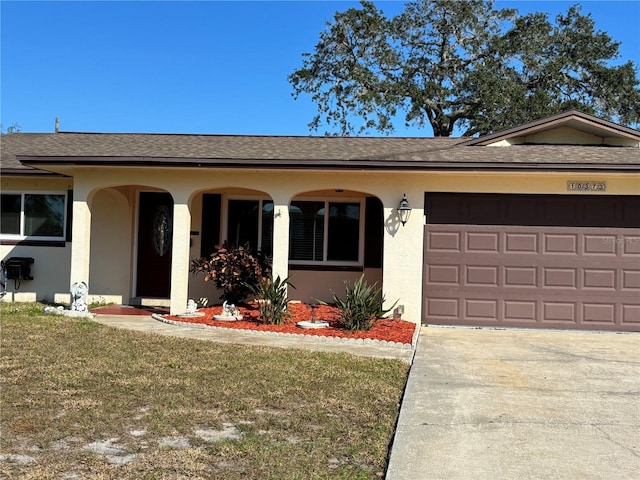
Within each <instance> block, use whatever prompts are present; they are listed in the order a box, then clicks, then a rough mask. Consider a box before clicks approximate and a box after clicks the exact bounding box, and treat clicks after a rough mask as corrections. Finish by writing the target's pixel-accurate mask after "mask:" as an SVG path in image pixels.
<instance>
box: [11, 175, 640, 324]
mask: <svg viewBox="0 0 640 480" xmlns="http://www.w3.org/2000/svg"><path fill="white" fill-rule="evenodd" d="M61 170H64V168H61ZM68 173H69V174H72V175H74V176H75V185H76V191H77V192H78V193H77V195H76V194H75V193H74V200H77V202H78V209H77V211H78V212H79V215H80V217H81V218H80V221H79V224H78V225H76V223H75V222H76V219H75V218H74V237H73V238H74V242H73V243H74V245H73V252H74V253H73V255H74V258H73V262H72V265H73V266H72V269H71V271H72V272H77V275H78V277H82V276H83V275H89V276H90V293H92V294H94V293H98V294H99V293H100V292H106V291H107V290H108V289H116V290H117V294H123V295H125V301H126V295H127V294H128V293H129V292H131V285H132V282H133V280H132V278H133V277H132V276H133V274H134V272H133V267H132V265H133V261H134V260H133V259H134V257H135V248H134V246H133V245H134V239H133V237H134V236H135V233H134V232H135V208H136V206H135V201H136V198H137V197H136V192H137V191H139V190H142V189H145V190H146V189H150V188H157V189H162V190H166V191H168V192H169V193H171V194H172V196H173V198H174V200H175V203H176V207H175V209H174V215H175V218H177V220H178V223H176V225H177V226H178V227H177V230H174V258H177V259H180V261H179V262H175V266H174V268H173V270H172V311H174V312H175V313H182V311H184V308H185V307H186V301H187V299H188V298H194V299H198V298H200V297H208V298H209V299H210V301H217V300H218V294H217V293H216V292H214V291H213V288H212V286H210V285H209V284H206V283H205V282H203V281H202V279H201V278H199V277H193V276H192V275H190V274H189V273H188V262H189V260H190V259H193V258H196V257H198V256H199V254H200V237H199V236H191V237H190V236H189V231H201V225H200V222H201V211H202V205H201V202H202V200H201V198H202V195H201V194H202V192H205V191H207V192H218V193H229V192H233V193H242V192H247V191H251V192H253V193H256V192H258V193H260V194H261V195H264V196H266V197H268V198H271V199H273V201H274V205H275V211H276V219H275V221H274V272H275V273H276V274H279V275H280V276H281V277H284V276H286V275H288V274H289V273H290V272H289V270H288V226H289V218H288V205H289V203H290V202H291V200H292V199H294V198H296V197H297V196H299V195H305V194H310V193H309V192H319V191H324V192H325V194H326V195H335V196H339V195H341V194H342V192H336V191H335V190H344V191H345V192H346V193H345V194H349V195H352V194H353V192H358V194H359V195H374V196H377V197H378V198H379V199H380V200H381V202H382V204H383V208H384V225H383V226H381V228H383V229H384V246H385V251H384V269H383V271H382V272H380V271H376V272H367V276H368V278H369V277H370V278H372V279H373V281H381V283H382V286H383V291H384V295H385V297H386V299H387V302H388V303H387V306H389V305H390V304H392V303H393V302H395V301H396V300H397V301H398V302H399V303H400V304H402V305H404V306H405V315H404V318H406V319H407V320H411V321H415V322H418V321H420V318H421V305H422V268H423V259H422V252H423V248H422V242H423V235H424V228H423V225H424V223H423V222H424V211H423V207H424V205H423V200H424V193H425V192H430V191H432V192H486V193H534V194H576V195H580V194H582V193H580V192H568V191H567V182H568V181H604V182H606V184H607V189H606V191H605V192H602V193H600V194H601V195H640V176H639V175H638V174H618V173H615V174H614V173H571V172H569V173H554V172H522V173H501V172H421V173H416V172H410V173H409V172H408V173H398V172H395V173H394V172H363V171H342V172H324V171H318V172H311V171H301V170H293V171H284V170H282V171H274V172H261V171H257V170H233V171H223V170H217V169H202V170H196V169H161V168H154V169H147V170H145V169H141V168H121V169H119V170H116V169H109V168H95V167H91V168H87V167H83V168H79V167H74V168H72V169H71V168H70V169H69V170H68ZM27 187H28V188H33V186H29V185H27V183H25V184H24V188H27ZM112 187H117V189H118V191H119V192H120V193H116V192H115V191H111V190H106V189H109V188H112ZM47 188H50V187H47ZM404 193H406V194H407V197H408V199H409V202H410V204H411V206H412V208H413V211H412V214H411V218H410V220H409V222H408V223H407V225H405V226H401V225H400V223H399V221H398V218H397V213H396V208H397V206H398V203H399V201H400V199H401V198H402V195H403V194H404ZM590 194H593V192H590ZM119 195H120V196H119ZM83 201H89V203H90V204H91V206H92V211H91V212H89V213H87V212H86V211H85V210H84V209H83V208H82V202H83ZM112 206H114V208H115V209H114V210H113V211H110V210H109V209H110V208H111V207H112ZM74 212H76V209H75V208H74ZM427 215H428V212H427ZM87 222H88V223H89V224H90V225H91V233H90V240H89V234H87V233H86V228H85V226H86V224H87ZM96 222H97V223H96ZM178 230H179V231H178ZM76 233H78V234H76ZM127 236H128V237H129V239H130V242H129V243H128V244H127V242H125V241H124V238H126V237H127ZM83 242H85V243H86V244H87V245H90V248H89V251H90V254H86V253H85V252H86V250H87V248H86V245H85V246H83V245H82V243H83ZM62 250H65V249H62ZM4 252H5V247H3V253H4ZM41 252H43V254H44V252H45V251H44V250H41ZM66 252H67V257H66V260H65V258H64V257H63V256H62V255H59V256H57V257H56V259H55V262H54V261H53V260H51V261H49V260H47V259H46V258H45V257H46V255H42V257H41V258H42V260H36V265H38V262H40V263H41V264H46V265H47V266H46V267H44V265H43V266H42V267H41V268H46V271H47V272H53V271H55V270H57V269H60V268H61V269H62V275H53V276H52V277H51V278H52V279H51V282H52V285H51V286H47V285H44V284H43V285H42V291H43V292H50V291H58V290H62V291H66V290H67V289H68V284H69V281H70V280H69V269H68V267H64V266H61V265H69V252H68V247H67V249H66ZM76 253H77V254H76ZM29 256H33V255H29ZM109 262H113V263H109ZM185 267H186V268H185ZM87 271H88V272H89V273H86V272H87ZM291 273H295V278H294V284H295V285H296V286H297V288H298V290H292V291H291V298H299V299H302V300H305V298H303V297H312V296H316V297H317V298H322V295H324V294H326V292H327V290H328V289H329V288H333V289H334V290H335V291H342V290H343V288H344V286H343V281H344V279H349V280H353V279H355V278H356V277H357V274H356V275H353V274H352V273H351V272H350V273H348V274H343V273H340V272H304V271H295V272H291ZM51 275H52V273H47V274H45V275H43V276H46V277H49V276H51ZM374 277H375V278H374ZM54 284H55V287H54V286H53V285H54ZM116 284H117V285H118V286H117V287H115V285H116ZM40 289H41V288H40V287H39V288H38V290H39V291H40ZM181 309H182V310H181Z"/></svg>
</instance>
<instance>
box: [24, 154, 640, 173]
mask: <svg viewBox="0 0 640 480" xmlns="http://www.w3.org/2000/svg"><path fill="white" fill-rule="evenodd" d="M21 162H22V163H23V164H25V165H29V166H31V167H34V168H38V169H44V170H49V169H51V168H52V167H60V166H66V167H80V168H82V167H119V168H123V167H131V168H135V167H155V168H158V167H164V168H207V169H209V168H231V169H253V170H255V169H258V170H324V171H326V170H334V171H335V170H338V171H340V170H359V171H363V170H370V171H408V172H419V171H436V170H440V171H442V170H458V171H479V170H482V171H508V170H511V171H610V172H638V171H640V164H633V163H519V162H489V161H487V162H446V161H419V160H413V161H407V160H384V161H382V160H360V159H357V160H309V161H301V160H288V159H284V160H282V159H281V160H269V161H265V160H260V159H191V158H189V159H184V158H150V157H126V158H123V157H115V158H114V157H108V158H107V157H82V158H76V157H22V158H21ZM49 171H55V170H49Z"/></svg>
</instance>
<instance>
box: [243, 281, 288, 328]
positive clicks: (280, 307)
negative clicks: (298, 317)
mask: <svg viewBox="0 0 640 480" xmlns="http://www.w3.org/2000/svg"><path fill="white" fill-rule="evenodd" d="M289 278H290V277H287V278H285V279H284V280H281V279H280V276H278V277H276V279H275V280H272V279H270V278H263V279H262V280H261V281H260V282H258V285H257V286H255V287H254V288H253V289H252V291H253V293H254V294H255V296H256V299H257V300H258V311H259V312H260V317H261V318H262V321H263V322H264V323H266V324H269V325H282V323H283V322H284V320H285V319H286V318H288V317H289V312H288V311H287V286H289V287H293V288H296V287H295V286H294V285H293V284H292V283H291V282H290V281H289Z"/></svg>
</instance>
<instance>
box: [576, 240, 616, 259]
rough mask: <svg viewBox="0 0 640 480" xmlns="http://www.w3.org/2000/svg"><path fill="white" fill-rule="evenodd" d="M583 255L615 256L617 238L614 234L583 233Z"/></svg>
mask: <svg viewBox="0 0 640 480" xmlns="http://www.w3.org/2000/svg"><path fill="white" fill-rule="evenodd" d="M583 238H584V240H583V241H584V247H583V255H584V256H592V255H609V256H612V257H614V256H616V250H617V249H616V244H617V238H616V235H615V234H610V235H590V234H585V235H584V237H583Z"/></svg>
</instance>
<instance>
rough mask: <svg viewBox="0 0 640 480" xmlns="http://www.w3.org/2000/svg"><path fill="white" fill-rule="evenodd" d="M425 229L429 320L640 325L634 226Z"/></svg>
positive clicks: (639, 254)
mask: <svg viewBox="0 0 640 480" xmlns="http://www.w3.org/2000/svg"><path fill="white" fill-rule="evenodd" d="M425 235H426V238H425V275H424V291H425V303H424V306H425V308H424V321H425V323H436V324H437V323H440V324H459V325H486V326H518V327H536V328H570V329H599V330H620V331H640V230H639V229H637V228H633V229H627V228H595V227H544V226H543V227H538V226H510V225H499V226H496V225H459V224H447V225H431V224H429V225H427V226H426V230H425ZM431 247H436V248H431Z"/></svg>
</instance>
